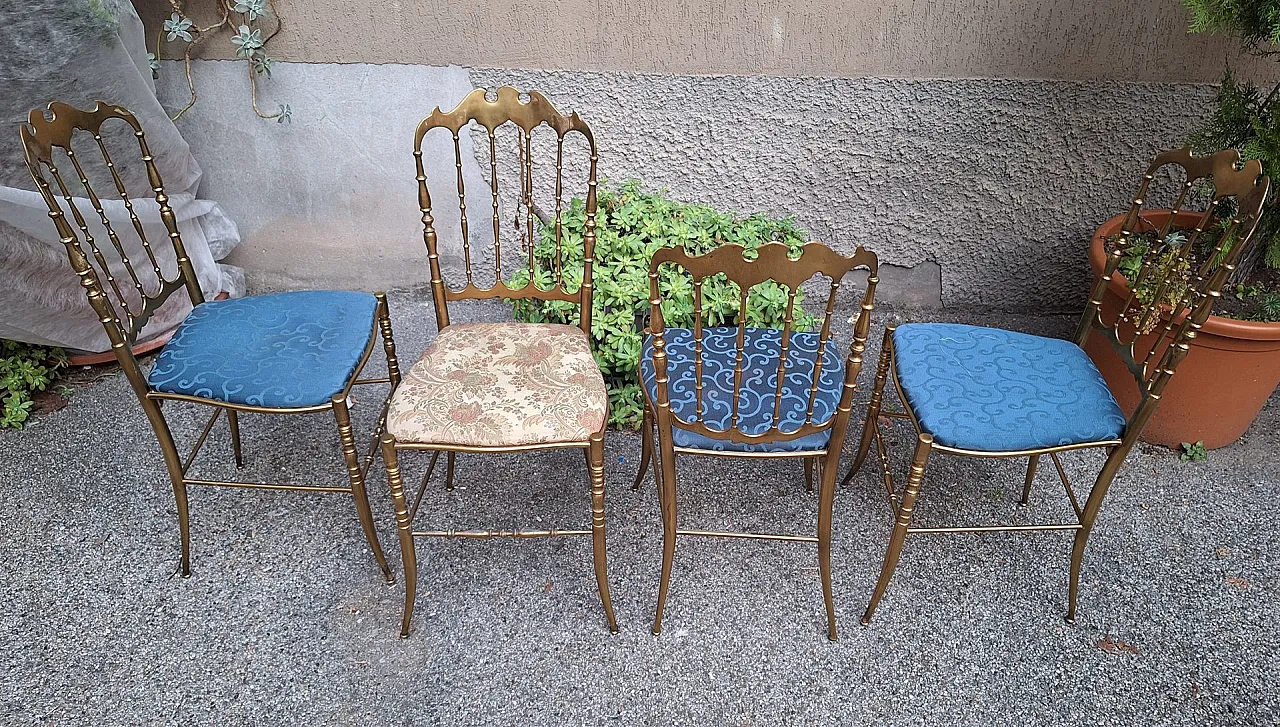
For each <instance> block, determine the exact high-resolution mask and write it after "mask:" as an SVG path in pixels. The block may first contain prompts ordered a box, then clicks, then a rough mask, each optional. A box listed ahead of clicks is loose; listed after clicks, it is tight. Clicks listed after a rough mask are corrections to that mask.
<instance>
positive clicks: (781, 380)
mask: <svg viewBox="0 0 1280 727" xmlns="http://www.w3.org/2000/svg"><path fill="white" fill-rule="evenodd" d="M799 292H800V286H799V285H795V286H792V287H791V292H789V293H788V294H787V312H786V314H785V315H784V316H783V317H782V350H781V352H780V354H779V356H778V383H777V386H776V388H775V389H774V392H773V423H772V425H771V428H772V429H781V426H782V422H781V421H780V417H781V416H782V390H783V388H784V384H785V381H786V378H787V352H788V351H790V350H791V326H792V324H793V323H795V308H796V294H798V293H799ZM814 385H815V386H816V385H817V382H816V381H815V382H814Z"/></svg>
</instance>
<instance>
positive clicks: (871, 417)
mask: <svg viewBox="0 0 1280 727" xmlns="http://www.w3.org/2000/svg"><path fill="white" fill-rule="evenodd" d="M894 328H896V326H889V327H887V328H885V329H884V343H882V344H881V345H880V362H879V363H878V364H876V383H875V388H874V389H872V391H871V404H870V405H869V406H868V407H867V418H866V419H865V420H864V421H863V422H862V439H861V440H860V441H859V442H858V456H857V457H854V459H853V464H852V465H851V466H850V467H849V472H848V473H846V474H845V476H844V479H842V480H840V486H841V487H848V486H849V481H850V480H852V479H853V476H854V475H856V474H858V470H860V469H862V463H863V462H865V461H867V454H868V453H869V452H870V451H871V442H872V440H873V439H874V438H875V426H876V421H877V420H878V419H879V418H880V407H881V405H882V403H883V401H884V387H885V384H886V383H888V381H889V363H890V359H891V358H892V356H893V342H892V338H893V330H894Z"/></svg>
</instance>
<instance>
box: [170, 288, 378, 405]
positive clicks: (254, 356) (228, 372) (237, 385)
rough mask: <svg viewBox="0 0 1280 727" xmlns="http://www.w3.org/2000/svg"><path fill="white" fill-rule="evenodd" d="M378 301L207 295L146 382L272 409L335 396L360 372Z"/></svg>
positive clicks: (325, 293) (322, 293)
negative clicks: (209, 297)
mask: <svg viewBox="0 0 1280 727" xmlns="http://www.w3.org/2000/svg"><path fill="white" fill-rule="evenodd" d="M377 307H378V299H377V298H375V297H373V296H372V295H369V294H368V293H353V292H349V291H342V290H307V291H298V292H293V293H277V294H274V295H260V296H255V297H252V298H237V299H235V300H215V301H209V302H206V303H201V304H200V305H198V306H196V307H195V309H194V310H192V311H191V315H189V316H187V319H186V320H185V321H183V322H182V325H180V326H178V330H177V332H175V333H174V334H173V338H172V339H171V340H170V341H169V343H168V344H167V345H166V346H165V347H164V350H162V351H161V352H160V356H159V357H157V358H156V363H155V366H153V367H152V369H151V373H150V375H148V377H147V383H149V384H150V385H151V388H153V389H154V390H156V391H160V392H164V393H166V394H187V395H189V396H198V397H200V398H202V399H213V400H215V401H224V402H227V403H231V404H248V405H252V406H263V407H270V408H273V409H289V408H298V407H305V406H315V405H318V404H328V403H329V401H330V399H331V397H332V396H333V395H334V394H337V393H340V392H341V391H342V390H343V389H345V388H346V386H347V382H348V381H350V380H351V377H352V376H353V375H354V374H355V370H356V365H357V364H359V362H360V358H361V356H362V355H363V354H364V350H365V348H366V347H367V346H368V345H369V339H370V338H371V337H372V336H373V325H374V320H375V318H376V314H377Z"/></svg>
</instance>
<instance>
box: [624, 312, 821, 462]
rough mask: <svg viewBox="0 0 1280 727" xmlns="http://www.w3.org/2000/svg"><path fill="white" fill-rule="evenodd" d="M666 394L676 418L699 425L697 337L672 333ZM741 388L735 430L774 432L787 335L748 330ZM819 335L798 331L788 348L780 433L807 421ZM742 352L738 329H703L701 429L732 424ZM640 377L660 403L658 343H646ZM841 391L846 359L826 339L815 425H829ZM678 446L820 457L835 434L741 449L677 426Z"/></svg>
mask: <svg viewBox="0 0 1280 727" xmlns="http://www.w3.org/2000/svg"><path fill="white" fill-rule="evenodd" d="M664 335H665V338H666V342H667V377H668V381H667V395H668V397H669V398H670V400H671V411H672V413H674V414H675V415H676V416H677V417H679V418H680V419H683V420H685V421H696V420H697V419H698V410H697V389H696V387H695V381H694V379H695V377H694V373H695V369H694V361H695V359H696V350H695V347H694V338H693V331H692V330H690V329H688V328H668V329H666V330H665V332H664ZM743 340H744V344H743V352H744V353H743V361H742V386H741V389H740V390H739V392H738V420H737V423H736V424H737V428H738V429H740V430H742V432H743V433H745V434H750V435H759V434H763V433H765V432H767V431H768V430H769V429H770V428H771V427H773V409H774V402H775V400H776V398H777V397H776V393H777V385H778V362H779V361H780V360H781V357H782V331H779V330H776V329H772V328H748V329H746V333H745V336H744V339H743ZM819 343H820V336H819V334H817V333H808V332H795V333H792V334H791V338H790V342H789V343H788V344H787V366H786V371H785V373H784V379H785V380H784V383H783V386H782V406H781V408H780V409H779V416H778V419H779V425H778V428H779V429H780V430H781V431H783V432H794V431H796V430H797V429H799V428H800V427H801V426H802V425H803V424H804V422H805V417H806V414H807V412H808V410H809V396H810V394H811V392H812V387H813V376H814V368H815V366H814V364H815V361H816V359H817V352H818V344H819ZM737 353H738V329H737V328H733V327H714V328H704V329H703V330H702V387H703V388H702V423H703V424H705V425H706V426H707V427H708V428H710V429H715V430H727V429H729V428H730V426H731V424H732V419H733V372H734V365H735V359H736V357H737ZM640 378H641V380H642V381H643V383H644V387H645V391H646V392H648V396H649V398H650V400H653V401H656V397H657V372H656V371H655V370H654V368H653V337H652V336H646V337H645V341H644V346H643V347H642V349H641V352H640ZM843 386H844V358H843V357H842V356H841V355H840V351H839V349H838V347H837V346H836V344H835V342H833V341H830V340H828V341H827V345H826V349H825V352H824V353H823V355H822V371H821V375H820V376H819V381H818V394H817V398H816V400H815V401H814V406H813V421H812V423H813V424H816V425H824V424H828V423H830V421H831V419H832V418H833V417H834V416H835V412H836V407H837V406H838V405H839V403H840V392H841V390H842V388H843ZM672 439H673V440H674V442H675V445H676V446H677V447H685V448H689V449H703V450H712V451H734V452H800V451H810V450H822V449H825V448H826V446H827V442H828V441H830V439H831V430H830V429H827V430H824V431H822V432H817V433H815V434H806V435H805V436H803V437H799V438H796V439H792V440H790V441H784V442H772V443H764V442H755V443H750V444H739V443H736V442H731V441H729V440H727V439H716V438H711V437H706V436H703V435H701V434H697V433H694V432H691V431H688V430H686V429H681V428H680V427H679V426H676V427H674V428H673V433H672Z"/></svg>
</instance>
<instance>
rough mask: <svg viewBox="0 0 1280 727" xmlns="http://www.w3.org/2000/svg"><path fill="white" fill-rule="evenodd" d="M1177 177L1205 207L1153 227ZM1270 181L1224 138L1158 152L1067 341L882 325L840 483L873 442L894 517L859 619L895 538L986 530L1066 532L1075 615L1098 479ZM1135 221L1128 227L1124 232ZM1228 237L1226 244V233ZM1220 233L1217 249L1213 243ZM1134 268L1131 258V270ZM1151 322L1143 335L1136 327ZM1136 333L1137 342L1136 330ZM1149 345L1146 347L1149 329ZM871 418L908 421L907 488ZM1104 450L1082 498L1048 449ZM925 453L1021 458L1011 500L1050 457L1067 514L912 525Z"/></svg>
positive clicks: (1215, 290) (1194, 322) (1196, 321)
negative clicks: (1105, 374)
mask: <svg viewBox="0 0 1280 727" xmlns="http://www.w3.org/2000/svg"><path fill="white" fill-rule="evenodd" d="M1158 176H1159V177H1160V178H1161V179H1162V180H1163V179H1166V178H1169V177H1172V178H1173V181H1174V182H1175V183H1176V185H1177V186H1176V188H1175V189H1176V191H1175V194H1176V198H1177V199H1176V202H1174V204H1173V208H1174V210H1180V209H1182V207H1183V205H1184V204H1190V205H1191V206H1196V205H1195V202H1196V200H1197V197H1198V196H1201V195H1203V194H1207V193H1205V192H1203V190H1205V189H1206V188H1208V189H1210V190H1212V198H1211V199H1208V200H1201V202H1202V204H1203V206H1204V210H1203V214H1201V215H1200V218H1199V222H1198V223H1197V225H1196V227H1195V230H1194V232H1193V233H1192V234H1191V235H1190V239H1188V240H1186V241H1185V242H1181V241H1180V240H1179V238H1177V237H1175V236H1171V235H1170V231H1171V230H1170V226H1171V224H1172V221H1173V219H1174V215H1170V216H1169V218H1168V219H1169V222H1168V223H1166V224H1163V225H1154V226H1153V225H1152V224H1151V223H1149V222H1146V221H1145V220H1144V218H1143V216H1142V210H1143V207H1144V204H1147V200H1148V198H1149V196H1150V195H1154V194H1156V192H1157V191H1158V189H1159V187H1160V185H1157V188H1152V183H1153V182H1154V181H1156V180H1157V177H1158ZM1269 186H1270V181H1269V179H1268V178H1267V177H1265V176H1262V167H1261V165H1260V164H1259V163H1258V162H1257V161H1249V162H1247V163H1245V164H1241V162H1240V156H1239V154H1238V153H1236V151H1235V150H1227V151H1222V152H1219V153H1217V154H1214V155H1213V156H1207V157H1197V156H1193V155H1192V154H1191V152H1190V151H1189V150H1187V149H1181V150H1176V151H1169V152H1164V153H1162V154H1160V155H1159V156H1157V157H1156V158H1155V160H1154V161H1153V162H1152V163H1151V165H1150V167H1149V168H1148V169H1147V172H1146V175H1145V176H1144V178H1143V180H1142V182H1141V184H1140V185H1139V187H1138V193H1137V195H1136V197H1135V199H1134V200H1133V203H1132V205H1131V206H1130V208H1129V212H1128V215H1127V217H1126V218H1125V221H1124V224H1123V227H1122V231H1121V233H1120V235H1119V237H1118V239H1117V240H1116V241H1115V242H1114V245H1113V248H1112V249H1111V250H1110V251H1109V254H1108V257H1107V261H1106V266H1105V269H1104V273H1103V275H1102V276H1101V278H1100V279H1099V280H1098V281H1097V283H1096V284H1095V285H1094V287H1093V291H1092V294H1091V295H1090V297H1089V301H1088V304H1087V305H1086V307H1085V311H1084V316H1083V317H1082V318H1081V320H1080V324H1079V326H1078V328H1077V330H1076V334H1075V338H1074V340H1073V341H1066V340H1060V339H1054V338H1044V337H1040V336H1031V335H1027V334H1023V333H1014V332H1012V331H1004V330H999V329H994V328H983V327H978V326H967V325H956V324H949V323H910V324H904V325H900V326H897V327H893V326H890V327H889V328H888V329H887V330H886V331H885V337H884V348H883V349H882V350H881V355H880V363H879V366H878V367H877V370H876V379H875V389H874V391H873V392H872V396H871V404H870V406H869V407H868V409H867V417H866V421H865V424H864V426H863V430H862V440H861V442H860V444H859V447H858V454H857V457H856V458H855V460H854V462H853V466H852V467H851V468H850V470H849V473H848V474H847V475H846V476H845V478H844V480H843V481H842V484H847V483H848V482H849V479H850V478H851V477H853V475H854V473H856V472H857V471H858V469H859V468H860V467H861V466H862V463H863V462H864V461H865V460H866V458H867V455H868V453H869V452H870V449H871V445H872V443H873V441H874V444H875V445H876V451H877V454H878V456H879V459H880V464H881V468H882V470H883V476H884V485H885V488H886V490H887V491H888V496H889V504H890V507H891V509H892V510H893V513H894V516H895V522H894V526H893V533H892V535H891V537H890V539H889V547H888V551H887V553H886V554H885V558H884V565H883V567H882V569H881V571H880V577H879V579H878V581H877V583H876V586H875V590H874V592H873V593H872V596H871V602H870V603H869V605H868V606H867V610H866V612H865V613H864V615H863V617H862V623H863V624H867V623H869V622H870V621H871V617H872V615H873V614H874V613H875V610H876V607H877V606H878V605H879V603H880V600H881V598H882V597H883V596H884V593H885V589H886V588H887V587H888V585H889V580H890V578H891V577H892V576H893V572H894V569H895V568H896V567H897V565H898V559H899V555H900V554H901V552H902V547H903V542H904V541H905V539H906V536H907V535H908V534H914V533H984V532H1013V531H1067V532H1073V533H1074V534H1075V536H1074V537H1075V542H1074V545H1073V547H1072V549H1071V576H1070V583H1069V589H1068V596H1067V599H1068V605H1067V616H1066V620H1067V621H1068V622H1069V623H1075V619H1076V596H1077V593H1078V590H1079V583H1080V568H1081V563H1082V561H1083V559H1084V552H1085V543H1086V542H1087V540H1088V538H1089V534H1090V532H1092V530H1093V527H1094V523H1095V521H1096V518H1097V516H1098V510H1099V508H1101V506H1102V501H1103V498H1105V497H1106V494H1107V489H1108V488H1109V487H1110V485H1111V482H1112V480H1113V479H1114V478H1115V476H1116V473H1117V472H1118V471H1119V469H1120V466H1121V465H1122V464H1123V462H1124V459H1125V456H1126V455H1128V453H1129V450H1130V449H1132V448H1133V445H1134V443H1136V442H1137V440H1138V436H1139V435H1140V434H1141V433H1142V429H1143V427H1144V426H1145V425H1146V423H1147V422H1148V421H1149V420H1150V418H1151V415H1152V414H1153V413H1154V412H1155V411H1156V407H1157V406H1159V404H1160V396H1161V393H1162V392H1163V391H1164V388H1165V386H1166V385H1167V384H1168V383H1169V379H1170V377H1172V376H1173V374H1174V371H1175V370H1176V369H1177V367H1178V364H1179V363H1181V362H1182V360H1183V359H1184V358H1185V357H1186V355H1187V351H1188V344H1189V342H1190V341H1191V340H1192V339H1193V338H1195V336H1196V332H1197V331H1198V330H1199V329H1200V327H1201V326H1202V325H1203V324H1204V322H1205V320H1206V319H1207V318H1208V317H1209V314H1210V312H1211V309H1212V307H1213V304H1214V302H1215V301H1216V300H1217V298H1218V295H1219V291H1220V290H1221V289H1222V286H1223V284H1224V283H1225V281H1226V280H1227V277H1228V276H1229V275H1230V274H1231V271H1232V270H1233V269H1234V267H1235V261H1236V259H1237V258H1238V257H1239V256H1240V254H1241V252H1242V251H1243V249H1244V248H1245V246H1246V244H1247V242H1248V240H1249V237H1250V236H1251V235H1252V234H1253V230H1254V228H1255V226H1256V225H1257V223H1258V215H1259V211H1260V210H1261V208H1262V205H1263V202H1264V200H1265V198H1266V195H1267V191H1268V188H1269ZM1140 225H1141V226H1144V227H1147V228H1150V229H1149V234H1148V237H1152V236H1154V239H1150V240H1144V241H1142V242H1141V244H1143V245H1146V246H1147V247H1146V252H1145V254H1143V255H1142V256H1141V262H1140V265H1141V266H1140V268H1139V270H1138V272H1137V274H1136V276H1135V279H1133V280H1130V281H1128V283H1129V286H1130V289H1131V291H1138V290H1145V291H1148V292H1149V293H1150V295H1149V296H1148V295H1146V294H1144V296H1143V297H1145V298H1147V300H1146V301H1144V300H1140V299H1139V298H1138V296H1137V294H1136V293H1131V294H1130V295H1129V297H1128V299H1127V300H1125V301H1124V304H1123V306H1122V307H1121V308H1120V312H1119V314H1118V315H1116V316H1115V317H1114V318H1113V319H1110V320H1107V315H1105V314H1104V311H1103V310H1102V307H1101V306H1102V301H1103V294H1104V292H1105V291H1106V290H1107V286H1108V284H1109V283H1110V281H1111V280H1112V278H1113V277H1114V276H1116V275H1121V277H1122V278H1123V275H1122V274H1121V273H1120V272H1119V271H1118V267H1119V265H1120V263H1121V261H1122V259H1124V258H1125V257H1126V255H1129V256H1136V255H1138V254H1139V253H1141V252H1142V248H1141V247H1139V246H1138V244H1139V238H1138V237H1137V236H1135V235H1136V234H1137V233H1142V232H1143V230H1139V229H1138V228H1139V226H1140ZM1135 231H1137V233H1135ZM1227 243H1230V244H1229V245H1228V244H1227ZM1224 245H1225V246H1226V247H1227V249H1225V250H1224ZM1196 249H1200V250H1201V252H1202V253H1205V258H1204V259H1205V262H1204V263H1203V264H1200V265H1198V266H1195V267H1192V266H1191V265H1190V264H1191V262H1192V258H1191V255H1192V251H1193V250H1196ZM1179 270H1188V271H1189V274H1190V284H1189V285H1188V286H1187V288H1186V291H1185V292H1178V290H1179V289H1178V287H1177V286H1175V285H1174V278H1175V276H1176V275H1178V274H1179V273H1178V271H1179ZM1131 272H1132V269H1131ZM1144 334H1148V335H1144ZM1140 335H1141V336H1142V342H1141V343H1140V344H1139V345H1138V346H1137V347H1135V341H1137V340H1138V339H1139V337H1140ZM1090 336H1102V337H1104V338H1105V340H1106V341H1107V342H1109V343H1110V344H1111V346H1112V347H1113V348H1114V350H1115V351H1116V352H1117V353H1118V354H1119V355H1120V356H1121V358H1122V359H1123V360H1124V361H1125V363H1126V364H1127V366H1128V368H1129V370H1130V371H1131V372H1132V374H1133V376H1134V379H1135V380H1136V382H1137V385H1138V388H1139V390H1140V391H1141V400H1140V402H1139V403H1138V405H1137V408H1136V409H1135V410H1134V411H1133V412H1132V413H1130V415H1129V416H1128V417H1126V416H1125V413H1124V412H1123V411H1122V410H1121V408H1120V406H1119V405H1118V404H1117V403H1116V399H1115V397H1114V396H1112V393H1111V391H1110V390H1109V389H1108V388H1107V385H1106V382H1105V381H1103V379H1102V376H1101V374H1100V373H1099V372H1098V369H1097V368H1096V367H1095V366H1094V364H1093V362H1092V361H1091V360H1090V359H1089V357H1088V356H1087V355H1086V354H1085V352H1084V351H1083V350H1082V347H1083V346H1084V344H1085V341H1086V339H1088V338H1089V337H1090ZM1153 337H1154V344H1152V345H1150V348H1148V347H1147V346H1148V341H1151V340H1153ZM890 379H892V381H893V385H894V389H895V390H896V391H897V393H898V398H899V400H901V402H902V403H903V411H901V412H890V411H885V410H884V409H883V408H882V407H883V396H884V389H885V385H886V383H887V382H888V381H889V380H890ZM881 417H890V418H897V419H907V420H908V421H910V422H911V424H912V425H913V426H914V427H915V432H916V437H915V440H916V445H915V453H914V456H913V459H912V462H911V468H910V473H909V476H908V478H907V482H906V487H905V489H904V490H903V492H902V494H901V496H899V495H898V494H897V488H896V486H895V485H894V482H893V476H892V474H891V473H890V466H889V461H888V455H887V451H886V447H885V442H884V437H883V435H882V434H881V431H880V425H879V421H880V418H881ZM1090 448H1102V449H1105V450H1107V457H1106V460H1105V463H1104V464H1103V465H1102V468H1101V470H1100V471H1099V472H1098V474H1097V476H1096V479H1095V480H1094V484H1093V487H1092V489H1091V490H1090V492H1089V495H1088V498H1087V499H1086V500H1085V502H1084V505H1083V506H1081V505H1080V503H1079V501H1078V500H1077V498H1076V494H1075V490H1074V488H1073V487H1072V485H1071V482H1070V480H1069V479H1068V477H1067V473H1066V470H1065V469H1064V468H1063V465H1062V462H1061V460H1060V458H1059V456H1058V455H1059V453H1061V452H1065V451H1069V450H1078V449H1090ZM935 452H941V453H945V454H955V455H960V456H965V457H995V458H1018V457H1028V458H1029V463H1028V466H1027V475H1026V480H1025V482H1024V484H1023V489H1022V497H1021V500H1020V505H1023V506H1025V505H1026V504H1027V502H1028V499H1029V497H1030V493H1031V486H1032V481H1033V479H1034V478H1035V474H1036V468H1037V464H1038V463H1039V459H1040V457H1041V456H1042V455H1045V454H1047V455H1049V457H1050V458H1051V459H1052V460H1053V464H1054V466H1055V468H1056V469H1057V471H1058V475H1059V478H1060V479H1061V480H1062V483H1063V486H1064V487H1065V488H1066V493H1067V497H1068V499H1069V501H1070V505H1071V508H1072V510H1073V511H1074V513H1075V515H1076V521H1075V522H1070V523H1058V524H1030V525H985V526H972V527H914V526H912V516H913V515H914V514H915V510H916V507H917V498H918V497H919V494H920V488H921V484H922V483H923V481H924V474H925V468H926V465H927V464H928V462H929V457H930V455H931V454H933V453H935Z"/></svg>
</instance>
